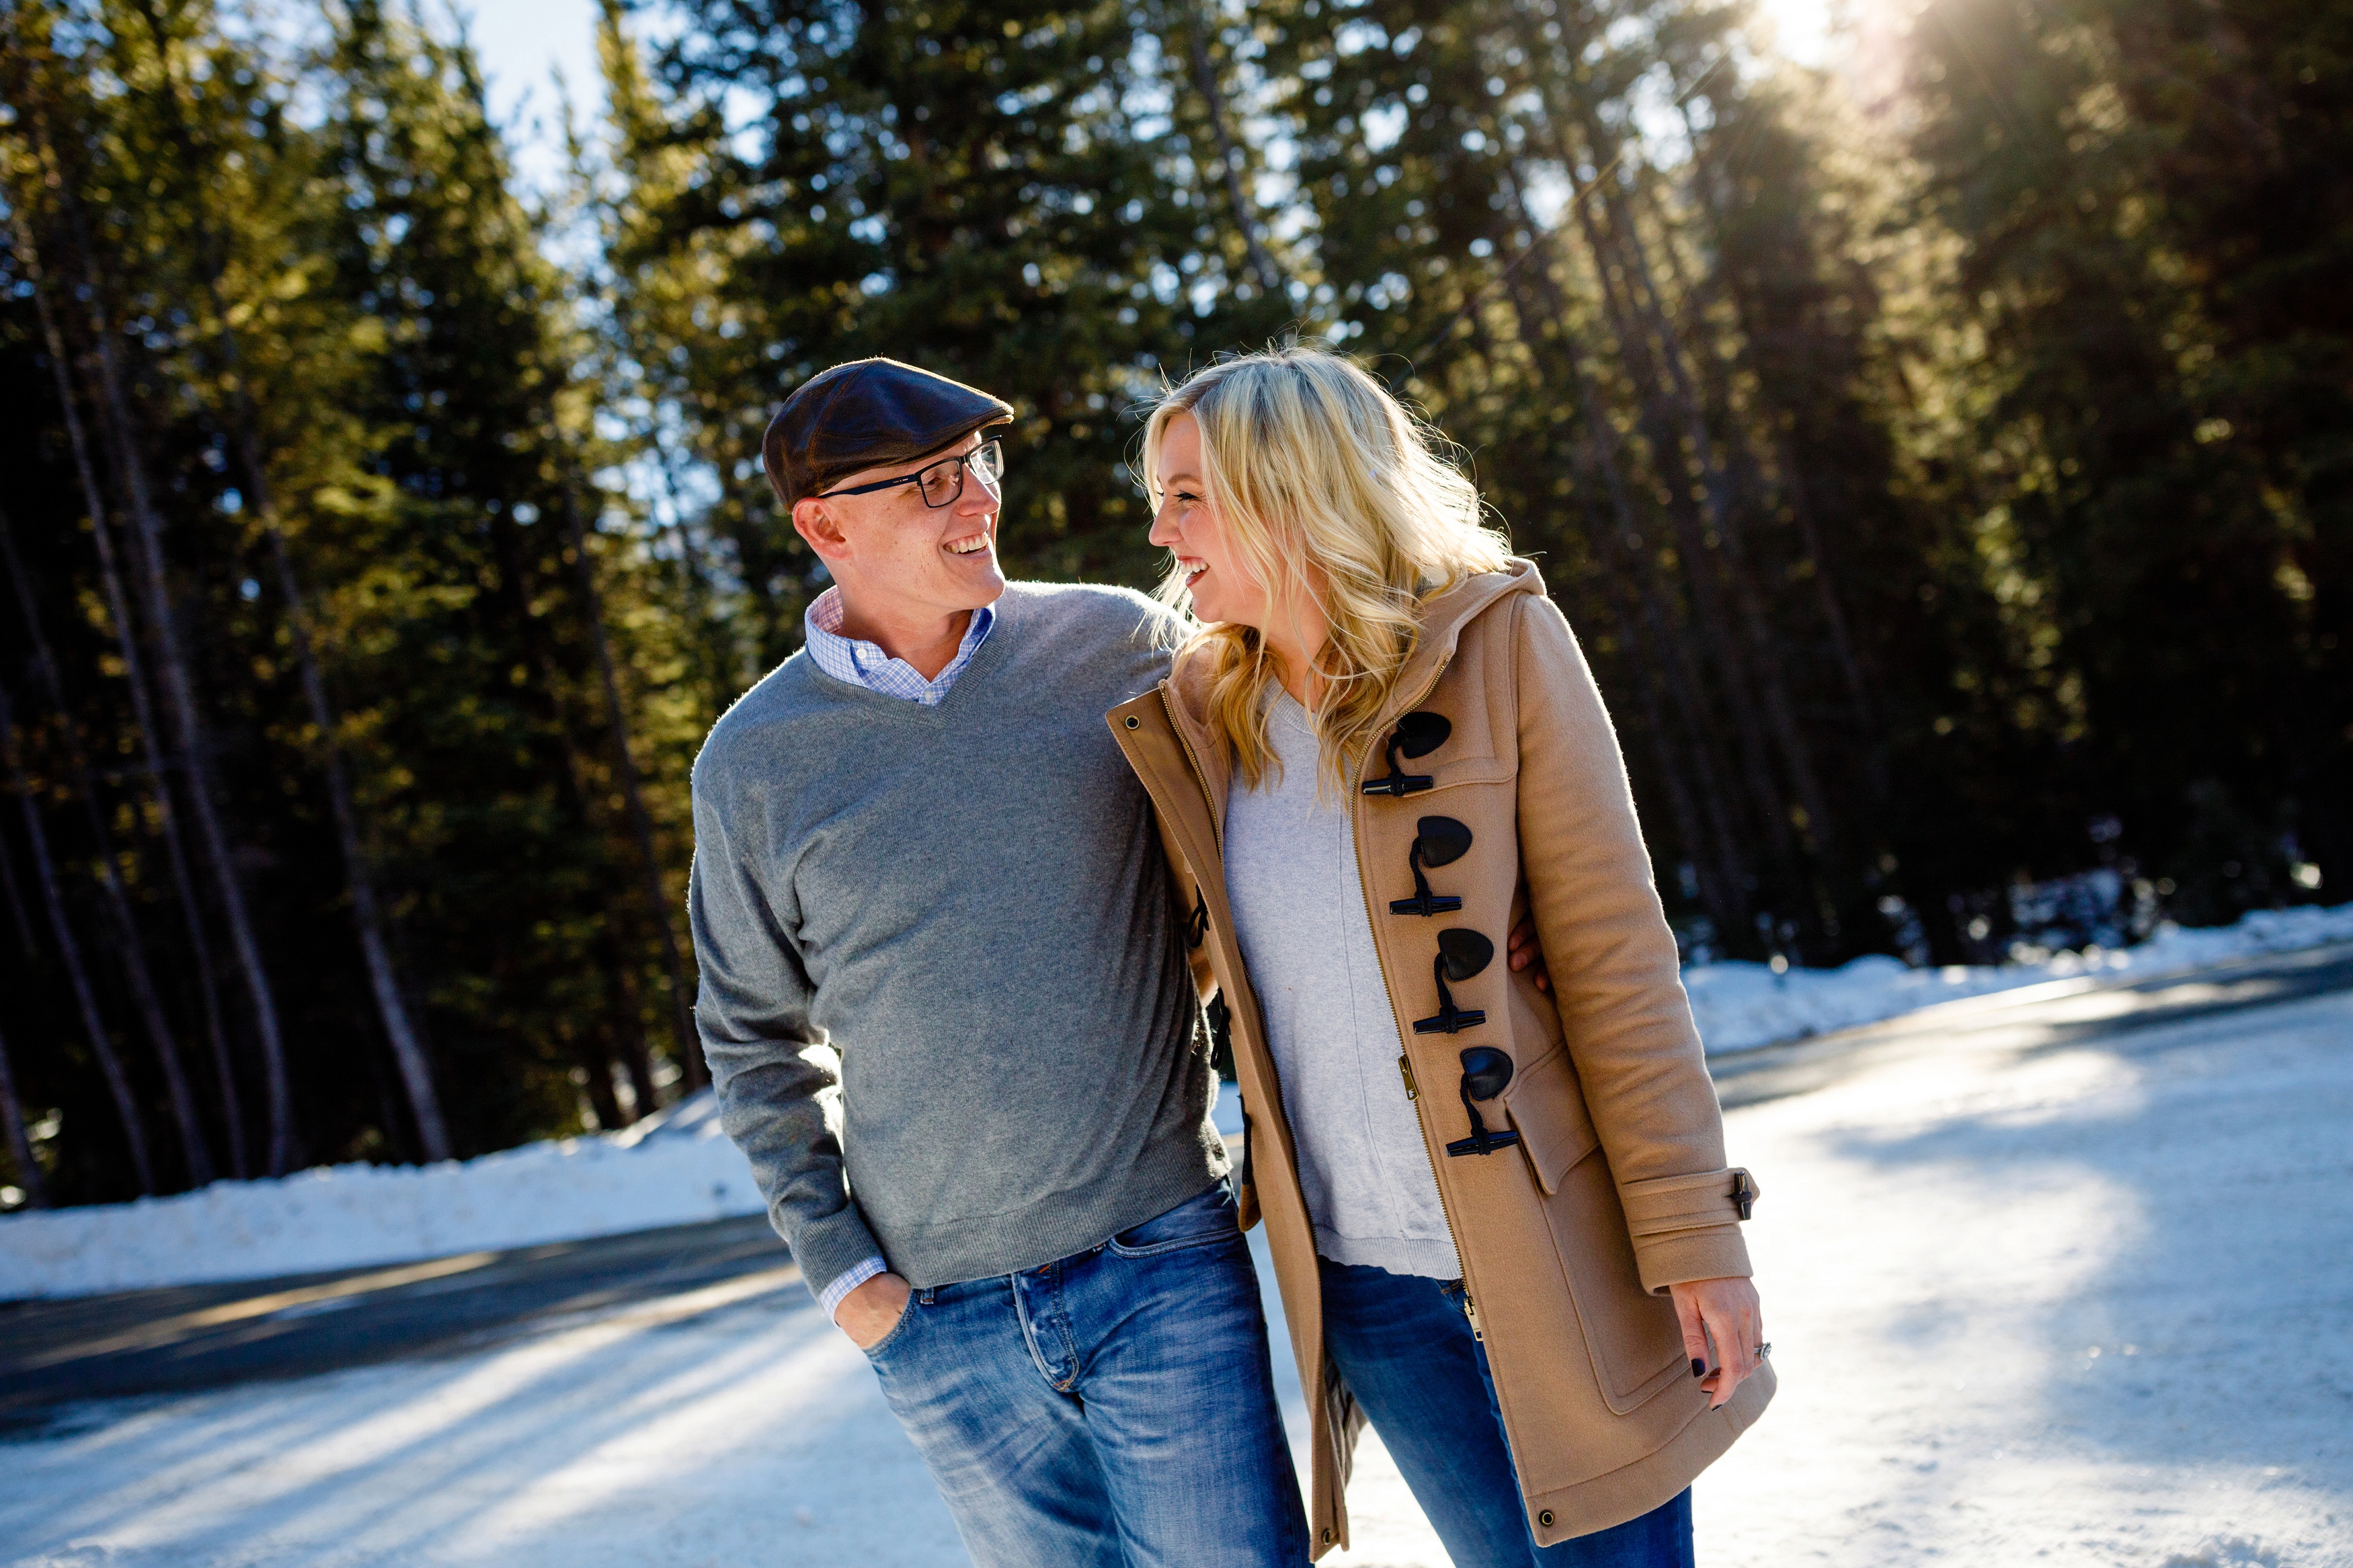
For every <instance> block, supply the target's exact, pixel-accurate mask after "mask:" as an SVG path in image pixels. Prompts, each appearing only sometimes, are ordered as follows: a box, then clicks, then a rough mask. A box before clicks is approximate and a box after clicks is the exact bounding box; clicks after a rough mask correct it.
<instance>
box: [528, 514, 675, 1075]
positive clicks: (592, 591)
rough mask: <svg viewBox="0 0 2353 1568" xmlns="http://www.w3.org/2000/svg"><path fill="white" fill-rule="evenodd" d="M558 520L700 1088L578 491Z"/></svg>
mask: <svg viewBox="0 0 2353 1568" xmlns="http://www.w3.org/2000/svg"><path fill="white" fill-rule="evenodd" d="M564 516H565V526H566V528H567V530H568V531H569V534H570V539H571V544H572V563H573V569H574V571H575V573H576V574H578V577H579V586H580V602H581V608H582V610H583V611H584V612H585V613H586V616H587V617H588V633H589V644H590V646H591V647H593V648H594V649H595V650H596V673H597V675H598V677H599V679H602V681H603V682H604V687H605V711H606V714H607V719H608V721H609V722H610V726H611V731H612V737H613V754H614V758H615V762H616V764H617V767H618V769H619V772H620V775H621V793H622V797H623V799H624V800H625V801H626V802H627V803H628V811H629V826H631V828H632V829H634V830H635V832H636V835H637V840H638V858H639V859H640V860H641V861H642V862H643V867H644V876H645V880H644V891H645V896H646V913H647V916H648V918H649V919H650V920H651V921H653V922H654V929H655V930H656V931H658V932H659V934H660V937H661V950H662V967H663V969H664V971H665V972H666V973H667V975H668V978H669V980H670V1027H671V1030H672V1032H673V1034H674V1035H675V1037H676V1040H677V1046H678V1065H679V1068H680V1070H681V1072H683V1073H684V1074H685V1075H686V1084H687V1087H688V1088H689V1089H701V1088H702V1086H703V1085H704V1084H706V1083H708V1082H710V1081H711V1075H710V1073H709V1072H708V1071H707V1070H706V1069H705V1068H704V1067H703V1065H702V1042H701V1040H700V1039H699V1038H698V1037H697V1036H696V1034H695V1028H694V1004H693V998H692V994H691V990H690V988H689V986H688V984H687V979H686V966H685V964H684V963H682V962H681V960H680V956H679V948H678V929H677V927H676V926H675V925H673V924H672V923H671V921H670V898H669V895H667V894H666V893H664V892H663V891H662V882H661V858H660V856H659V852H658V851H657V849H656V847H655V844H654V819H653V816H652V814H651V813H649V812H648V811H647V810H646V795H645V790H644V787H643V785H642V783H641V781H640V779H639V776H638V763H637V758H636V756H635V754H634V753H633V752H632V751H631V749H630V746H629V717H628V710H626V709H624V708H623V707H622V706H621V682H620V679H619V678H618V676H617V675H616V674H615V672H614V669H613V649H612V645H611V643H610V642H609V640H608V639H607V637H606V636H605V605H604V598H603V596H602V595H600V594H598V593H597V591H596V563H595V562H594V561H593V560H592V559H591V558H590V557H589V554H588V538H587V531H586V528H585V527H584V526H583V525H582V523H581V521H580V500H579V492H578V490H577V489H575V488H574V487H573V486H571V485H568V484H567V485H566V486H565V489H564ZM648 1109H651V1108H650V1107H649V1108H648Z"/></svg>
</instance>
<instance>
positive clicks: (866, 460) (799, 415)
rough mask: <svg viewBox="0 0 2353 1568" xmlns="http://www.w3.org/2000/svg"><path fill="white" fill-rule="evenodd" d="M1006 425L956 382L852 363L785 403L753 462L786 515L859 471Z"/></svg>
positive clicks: (906, 368)
mask: <svg viewBox="0 0 2353 1568" xmlns="http://www.w3.org/2000/svg"><path fill="white" fill-rule="evenodd" d="M1012 417H1013V405H1011V404H1009V403H1008V402H1006V401H1005V400H1004V399H1003V398H1001V397H991V396H990V395H988V394H987V393H986V392H982V391H979V390H977V389H976V388H974V387H969V386H966V385H965V384H964V383H962V382H960V381H950V380H949V379H948V378H947V377H946V376H944V375H934V374H932V373H931V372H930V371H927V370H917V369H916V368H915V367H914V366H913V365H911V364H901V363H899V362H898V361H897V360H894V359H859V360H851V361H850V362H849V363H847V364H838V365H835V366H834V367H833V368H832V369H831V370H828V371H821V372H819V373H818V374H816V375H813V376H811V377H809V378H808V380H807V381H805V382H803V383H801V384H800V385H799V386H798V387H797V388H796V389H795V390H794V392H793V395H791V396H790V397H787V398H786V399H785V405H784V406H783V407H782V408H779V409H777V410H776V417H775V418H774V419H771V420H769V421H768V434H767V436H766V437H765V439H763V440H762V441H761V443H760V456H761V458H762V460H763V461H764V462H765V464H766V467H767V470H768V483H770V484H771V485H774V486H775V487H776V495H777V497H778V499H780V500H783V502H784V503H785V505H786V507H787V508H789V507H790V506H791V505H792V504H793V503H794V502H795V501H797V500H800V499H801V498H802V497H804V496H813V495H816V494H818V492H819V491H821V490H823V489H826V487H828V485H832V484H837V483H839V481H840V480H841V479H844V478H846V477H847V476H849V475H850V474H854V473H856V472H858V471H859V470H860V468H884V467H887V466H889V465H890V464H892V463H904V462H909V461H912V460H913V459H914V458H921V457H925V456H928V455H929V454H931V453H933V452H936V451H938V450H939V449H940V448H941V447H945V446H948V445H950V444H952V443H954V442H957V441H961V440H963V439H964V438H965V437H966V436H969V435H971V434H972V433H973V432H974V431H976V430H979V429H984V428H986V427H987V426H991V425H1002V424H1005V423H1007V422H1008V421H1009V420H1010V419H1012Z"/></svg>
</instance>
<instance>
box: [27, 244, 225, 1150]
mask: <svg viewBox="0 0 2353 1568" xmlns="http://www.w3.org/2000/svg"><path fill="white" fill-rule="evenodd" d="M16 233H17V260H18V263H19V265H21V266H22V267H23V268H25V272H26V279H27V280H28V281H29V282H31V283H32V285H33V309H34V311H35V313H36V314H37V316H38V317H39V319H40V323H41V336H42V340H43V342H46V343H47V346H48V351H49V368H50V371H51V373H52V374H53V375H54V376H55V378H56V381H57V384H58V408H59V409H60V410H61V411H62V412H63V414H64V416H65V425H66V441H67V445H68V446H69V447H71V448H72V451H73V458H74V471H75V474H76V476H77V477H78V478H79V480H80V482H81V491H82V503H83V505H84V507H85V508H86V509H87V510H89V512H90V535H91V537H92V539H93V540H95V541H96V542H97V545H98V565H99V580H100V585H101V586H102V588H103V589H104V591H105V594H106V609H107V614H108V616H110V617H111V618H112V620H113V622H114V635H115V638H116V642H117V645H118V646H119V647H121V652H122V673H123V679H124V682H125V683H126V684H127V685H128V686H129V687H130V689H131V711H132V717H133V718H134V719H136V720H137V721H138V725H139V743H140V746H141V748H142V752H143V753H144V755H145V757H146V760H147V772H148V776H149V777H150V778H152V779H153V781H154V783H153V797H152V798H153V801H154V803H155V820H156V825H157V826H158V827H160V828H161V829H162V832H163V836H164V857H165V858H166V860H167V861H169V863H170V865H171V868H172V888H173V892H174V895H175V896H176V897H177V899H178V900H179V904H180V911H181V915H182V917H183V919H184V920H185V923H186V926H187V933H188V952H189V956H190V958H191V959H192V961H193V962H194V964H195V972H196V995H197V998H198V1001H199V1002H200V1004H201V1005H202V1006H203V1008H204V1015H205V1035H206V1040H207V1041H208V1042H209V1043H210V1045H211V1047H212V1058H213V1074H214V1077H215V1079H216V1084H217V1088H218V1091H219V1094H220V1101H221V1120H222V1124H223V1126H224V1127H225V1128H226V1129H227V1133H228V1154H229V1169H230V1171H231V1172H233V1173H235V1174H236V1175H237V1179H238V1180H240V1181H242V1180H244V1179H245V1177H246V1176H247V1175H248V1174H249V1173H250V1172H249V1167H248V1164H247V1161H248V1146H247V1142H246V1135H245V1108H244V1104H243V1101H242V1100H241V1099H240V1097H239V1095H238V1092H237V1072H236V1068H235V1067H234V1066H233V1065H232V1064H231V1062H230V1060H229V1049H228V1030H227V1026H226V1025H225V1024H224V1023H223V1021H222V1018H221V1005H220V986H219V984H218V983H217V981H216V977H215V975H214V973H213V952H212V942H211V940H210V939H209V938H208V937H206V934H205V917H204V907H203V905H202V904H200V903H199V902H198V901H197V899H196V884H195V876H194V875H193V874H192V873H191V872H190V870H189V868H188V862H189V857H188V850H187V845H186V844H185V841H184V840H183V839H182V837H181V835H180V816H179V812H178V810H177V809H176V808H175V807H174V805H173V804H172V784H171V773H170V772H169V771H168V770H167V769H166V768H165V766H164V752H163V733H164V732H163V731H162V730H161V729H160V728H159V727H158V726H157V725H156V722H155V704H154V696H153V690H152V689H151V687H150V685H149V682H148V679H147V671H146V668H145V660H144V658H143V656H142V654H141V653H140V651H139V636H138V631H137V628H136V627H135V626H133V625H132V619H131V605H130V601H129V600H128V599H127V598H125V597H124V595H123V592H122V574H121V570H120V569H119V567H118V566H117V565H116V563H115V559H114V540H113V533H112V529H111V524H110V523H109V521H108V519H107V507H106V498H105V496H104V494H103V493H102V492H101V491H100V489H99V485H98V469H97V465H96V463H95V462H94V460H93V459H92V458H91V457H90V438H89V436H88V434H87V433H86V432H85V431H84V430H83V428H82V423H81V413H80V409H79V405H78V404H77V403H76V401H75V398H74V390H73V378H72V375H71V374H70V373H69V370H68V368H67V367H68V365H69V363H71V361H70V357H69V354H68V353H67V349H66V341H65V334H64V333H63V332H62V331H59V330H58V321H57V317H56V316H55V315H54V314H53V313H52V312H51V311H50V310H49V297H48V280H47V278H46V277H44V276H43V273H42V269H41V267H40V264H39V260H38V257H37V252H36V250H35V249H34V247H33V244H32V240H31V236H30V234H29V233H28V232H27V230H26V226H25V223H24V218H23V214H22V213H21V212H20V213H19V214H18V215H17V225H16Z"/></svg>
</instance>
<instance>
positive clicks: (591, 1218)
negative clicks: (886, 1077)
mask: <svg viewBox="0 0 2353 1568" xmlns="http://www.w3.org/2000/svg"><path fill="white" fill-rule="evenodd" d="M2347 940H2353V904H2345V905H2340V906H2338V907H2337V908H2335V909H2321V908H2316V907H2308V908H2300V909H2293V910H2274V911H2265V912H2262V913H2257V914H2253V915H2249V916H2248V917H2246V918H2245V919H2244V920H2242V921H2240V922H2239V923H2238V924H2236V925H2232V926H2227V927H2220V928H2215V929H2211V930H2182V929H2179V928H2177V927H2173V926H2166V927H2162V928H2160V929H2159V930H2158V932H2157V934H2156V935H2155V936H2154V937H2153V938H2152V939H2151V940H2149V941H2148V942H2143V943H2141V944H2140V945H2138V946H2137V947H2131V948H2125V949H2120V950H2118V951H2116V952H2096V951H2094V952H2087V953H2084V954H2076V953H2071V952H2063V953H2059V954H2057V955H2055V956H2053V957H2052V958H2049V959H2047V960H2043V961H2041V962H2037V963H2010V964H2002V965H1999V966H1988V967H1978V968H1945V969H1907V968H1905V966H1904V965H1903V964H1902V963H1899V962H1898V961H1896V960H1894V959H1892V958H1863V959H1857V960H1856V961H1855V962H1853V963H1849V964H1847V965H1846V966H1844V967H1843V968H1841V969H1832V970H1804V969H1791V970H1788V971H1787V972H1786V973H1777V972H1775V971H1774V970H1772V969H1770V968H1768V967H1767V966H1766V965H1764V964H1759V963H1712V964H1706V965H1702V966H1698V967H1694V968H1693V969H1690V970H1688V971H1686V972H1685V973H1684V976H1683V979H1684V984H1685V985H1686V986H1687V987H1688V989H1689V990H1690V992H1691V996H1692V1006H1693V1009H1694V1013H1695V1014H1696V1016H1697V1017H1698V1020H1699V1025H1700V1032H1701V1036H1702V1037H1703V1038H1704V1039H1705V1040H1706V1041H1707V1042H1708V1048H1709V1050H1710V1052H1711V1053H1714V1054H1723V1053H1726V1052H1733V1051H1742V1050H1747V1049H1751V1048H1754V1047H1758V1046H1764V1045H1769V1044H1773V1043H1775V1042H1778V1041H1783V1040H1790V1039H1798V1038H1802V1037H1807V1036H1811V1035H1817V1034H1824V1033H1828V1032H1830V1031H1831V1030H1834V1029H1841V1028H1847V1027H1852V1026H1855V1025H1858V1024H1867V1023H1873V1022H1876V1021H1879V1020H1882V1019H1886V1018H1890V1017H1894V1016H1898V1015H1900V1014H1905V1013H1910V1012H1914V1011H1916V1010H1918V1009H1921V1008H1924V1007H1930V1006H1935V1005H1941V1004H1944V1003H1948V1002H1954V1001H1958V1000H1962V999H1965V998H1969V997H1977V996H1983V995H1986V994H1989V993H1993V992H1998V991H2007V990H2013V989H2016V988H2018V987H2021V986H2029V985H2041V984H2049V985H2052V986H2054V987H2058V988H2066V987H2070V986H2073V987H2088V986H2093V985H2096V984H2099V983H2101V982H2103V981H2106V980H2116V979H2124V980H2137V979H2141V978H2145V977H2147V976H2150V975H2156V974H2163V973H2171V972H2174V971H2178V970H2182V969H2187V968H2191V967H2195V966H2198V965H2200V964H2207V963H2216V962H2219V961H2221V960H2223V959H2226V958H2234V957H2241V956H2246V955H2250V954H2256V953H2264V952H2285V951H2289V950H2292V949H2295V948H2303V947H2312V946H2316V945H2319V944H2322V943H2325V942H2336V941H2347ZM1219 1119H1220V1120H1219V1130H1220V1131H1225V1132H1227V1133H1229V1134H1232V1133H1239V1132H1240V1131H1241V1124H1240V1119H1239V1114H1238V1110H1237V1107H1236V1106H1235V1104H1234V1102H1233V1100H1232V1099H1231V1097H1230V1096H1228V1097H1227V1098H1226V1099H1225V1100H1224V1101H1223V1102H1222V1103H1221V1105H1220V1107H1219ZM760 1206H761V1205H760V1199H759V1194H758V1193H757V1192H756V1191H755V1190H754V1187H753V1185H752V1182H751V1178H750V1176H749V1174H748V1173H747V1172H746V1171H745V1169H744V1162H743V1158H742V1156H741V1155H739V1154H738V1153H737V1152H735V1150H734V1148H733V1145H732V1144H730V1143H729V1142H728V1141H727V1140H726V1138H725V1137H724V1136H723V1135H722V1134H721V1132H720V1130H719V1127H718V1121H717V1118H716V1116H714V1115H713V1114H712V1110H711V1104H710V1101H709V1099H708V1097H707V1096H706V1097H703V1098H702V1099H700V1100H691V1101H688V1102H685V1103H684V1104H682V1105H681V1106H678V1107H674V1108H672V1109H671V1110H670V1111H669V1112H666V1113H665V1114H664V1116H663V1117H662V1118H660V1119H659V1120H656V1121H650V1122H649V1123H640V1124H639V1125H638V1126H637V1127H634V1128H631V1129H629V1130H628V1131H625V1132H620V1133H616V1134H611V1135H607V1136H589V1137H580V1138H567V1139H563V1140H560V1141H557V1142H545V1143H534V1144H529V1145H526V1146H525V1147H523V1148H520V1149H511V1150H507V1151H505V1152H501V1153H496V1154H487V1155H484V1156H482V1157H480V1158H479V1159H475V1160H470V1161H466V1162H463V1163H441V1164H436V1165H426V1166H387V1165H362V1164H353V1165H337V1166H331V1167H322V1168H320V1169H317V1170H311V1171H304V1172H301V1173H298V1174H296V1175H292V1176H288V1177H285V1178H283V1179H281V1180H278V1181H258V1182H216V1183H214V1184H212V1185H210V1186H208V1187H205V1188H202V1189H200V1190H198V1191H195V1192H193V1193H185V1194H179V1195H176V1196H174V1197H168V1198H161V1199H145V1200H142V1201H140V1202H137V1203H132V1204H118V1205H97V1206H90V1207H85V1208H75V1209H66V1210H60V1211H57V1212H54V1213H47V1214H41V1213H20V1214H16V1215H0V1300H8V1299H12V1298H17V1297H28V1296H79V1295H91V1294H97V1293H101V1292H105V1291H112V1290H131V1289H143V1288H146V1287H149V1286H158V1285H182V1284H197V1283H203V1282H208V1281H214V1280H224V1279H266V1278H270V1277H274V1276H278V1275H286V1274H301V1273H311V1272H315V1271H320V1270H324V1269H332V1268H362V1267H366V1266H369V1265H374V1264H382V1263H403V1262H408V1261H412V1260H414V1259H417V1258H438V1257H442V1256H445V1255H448V1254H450V1253H456V1252H474V1251H488V1250H495V1249H499V1248H503V1247H534V1246H539V1245H541V1244H543V1243H547V1242H554V1241H575V1240H579V1239H581V1238H583V1237H593V1236H608V1235H616V1234H618V1233H621V1232H624V1231H630V1230H642V1229H648V1228H650V1227H653V1226H667V1225H685V1224H689V1223H691V1222H693V1221H696V1220H707V1219H720V1218H725V1217H728V1216H731V1215H745V1214H756V1213H758V1212H759V1211H760Z"/></svg>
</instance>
